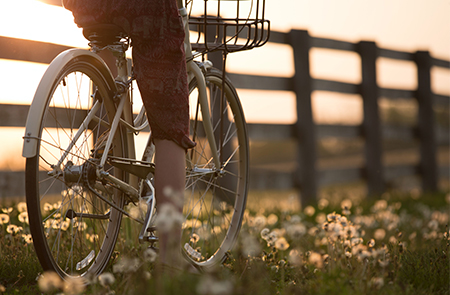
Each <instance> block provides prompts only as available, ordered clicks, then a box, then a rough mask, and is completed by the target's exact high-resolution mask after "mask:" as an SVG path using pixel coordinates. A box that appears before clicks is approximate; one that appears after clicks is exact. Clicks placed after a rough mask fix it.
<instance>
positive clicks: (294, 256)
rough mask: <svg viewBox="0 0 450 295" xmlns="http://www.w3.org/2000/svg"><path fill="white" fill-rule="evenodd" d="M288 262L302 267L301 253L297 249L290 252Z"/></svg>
mask: <svg viewBox="0 0 450 295" xmlns="http://www.w3.org/2000/svg"><path fill="white" fill-rule="evenodd" d="M288 261H289V263H291V264H292V265H294V266H300V265H302V258H301V256H300V252H299V251H298V250H297V249H292V250H291V251H289V256H288Z"/></svg>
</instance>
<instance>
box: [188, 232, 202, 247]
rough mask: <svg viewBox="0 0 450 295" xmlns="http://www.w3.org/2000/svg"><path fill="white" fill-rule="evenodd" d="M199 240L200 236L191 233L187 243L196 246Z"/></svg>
mask: <svg viewBox="0 0 450 295" xmlns="http://www.w3.org/2000/svg"><path fill="white" fill-rule="evenodd" d="M199 240H200V236H199V235H198V234H196V233H192V235H191V237H190V238H189V241H190V242H191V243H192V244H194V245H195V244H197V243H198V241H199Z"/></svg>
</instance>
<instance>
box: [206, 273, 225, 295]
mask: <svg viewBox="0 0 450 295" xmlns="http://www.w3.org/2000/svg"><path fill="white" fill-rule="evenodd" d="M197 292H198V293H199V294H201V295H206V294H208V295H228V294H232V293H233V283H232V282H231V281H229V280H223V281H221V280H217V279H215V278H213V277H212V276H210V275H206V276H203V277H202V279H201V280H200V282H199V284H198V285H197Z"/></svg>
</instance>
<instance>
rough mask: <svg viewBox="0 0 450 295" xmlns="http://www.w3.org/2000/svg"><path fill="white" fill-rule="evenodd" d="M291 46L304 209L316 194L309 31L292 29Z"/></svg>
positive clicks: (298, 183)
mask: <svg viewBox="0 0 450 295" xmlns="http://www.w3.org/2000/svg"><path fill="white" fill-rule="evenodd" d="M289 38H290V42H289V43H290V44H291V46H292V49H293V51H294V68H295V74H294V77H293V80H292V82H293V85H292V89H293V90H294V92H295V94H296V96H297V122H296V123H295V137H296V139H297V143H298V152H297V157H298V160H297V161H298V162H297V163H298V167H297V171H296V173H295V179H294V183H295V185H296V186H297V187H298V188H300V192H301V194H300V195H301V197H300V201H301V203H302V206H306V205H307V204H311V203H314V202H315V201H316V195H317V172H316V136H315V125H314V120H313V114H312V106H311V91H312V79H311V75H310V70H309V68H310V66H309V49H310V48H311V38H310V36H309V34H308V31H304V30H292V31H291V32H290V33H289Z"/></svg>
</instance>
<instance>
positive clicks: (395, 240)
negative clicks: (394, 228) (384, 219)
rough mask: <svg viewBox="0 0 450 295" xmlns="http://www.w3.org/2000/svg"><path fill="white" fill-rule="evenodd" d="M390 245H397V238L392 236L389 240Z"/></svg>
mask: <svg viewBox="0 0 450 295" xmlns="http://www.w3.org/2000/svg"><path fill="white" fill-rule="evenodd" d="M389 243H391V244H397V238H396V237H395V236H391V237H390V238H389Z"/></svg>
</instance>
